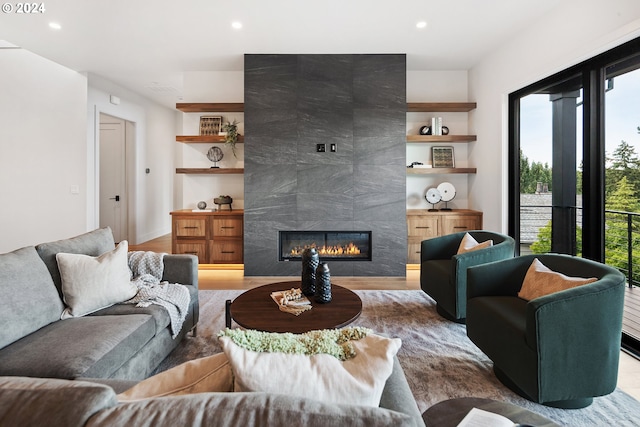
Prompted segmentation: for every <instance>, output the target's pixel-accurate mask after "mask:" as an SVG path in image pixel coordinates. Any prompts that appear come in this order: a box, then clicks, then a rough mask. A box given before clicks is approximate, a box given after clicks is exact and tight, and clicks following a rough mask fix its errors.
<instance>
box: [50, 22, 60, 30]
mask: <svg viewBox="0 0 640 427" xmlns="http://www.w3.org/2000/svg"><path fill="white" fill-rule="evenodd" d="M49 28H51V29H53V30H60V29H62V25H60V24H58V23H57V22H49Z"/></svg>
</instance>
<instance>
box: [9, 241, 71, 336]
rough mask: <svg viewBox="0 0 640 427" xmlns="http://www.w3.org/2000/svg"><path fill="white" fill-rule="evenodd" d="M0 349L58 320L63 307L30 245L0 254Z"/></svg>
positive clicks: (51, 282)
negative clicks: (0, 298)
mask: <svg viewBox="0 0 640 427" xmlns="http://www.w3.org/2000/svg"><path fill="white" fill-rule="evenodd" d="M0 294H2V299H3V304H2V310H0V325H2V327H1V328H0V348H3V347H6V346H7V345H9V344H11V343H12V342H14V341H17V340H19V339H20V338H22V337H24V336H26V335H29V334H30V333H32V332H35V331H37V330H38V329H40V328H42V327H43V326H46V325H48V324H49V323H52V322H55V321H56V320H60V315H61V314H62V310H64V305H63V303H62V300H61V299H60V297H59V295H58V292H57V291H56V287H55V286H54V284H53V280H52V279H51V275H50V274H49V271H48V270H47V267H46V266H45V265H44V263H43V262H42V260H41V259H40V257H39V256H38V253H37V252H36V249H35V248H34V247H33V246H29V247H26V248H22V249H18V250H15V251H13V252H9V253H6V254H1V255H0Z"/></svg>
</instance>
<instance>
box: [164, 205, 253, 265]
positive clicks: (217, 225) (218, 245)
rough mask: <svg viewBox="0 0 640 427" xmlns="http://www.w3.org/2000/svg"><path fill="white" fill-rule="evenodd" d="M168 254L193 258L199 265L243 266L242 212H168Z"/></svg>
mask: <svg viewBox="0 0 640 427" xmlns="http://www.w3.org/2000/svg"><path fill="white" fill-rule="evenodd" d="M171 218H172V235H171V252H172V253H174V254H192V255H196V256H197V257H198V263H200V264H242V263H243V261H244V259H243V235H244V233H243V230H244V212H243V211H242V210H234V211H224V212H220V211H212V212H193V211H191V210H188V209H183V210H179V211H174V212H171Z"/></svg>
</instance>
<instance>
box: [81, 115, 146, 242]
mask: <svg viewBox="0 0 640 427" xmlns="http://www.w3.org/2000/svg"><path fill="white" fill-rule="evenodd" d="M103 114H104V115H107V116H110V117H113V118H115V119H119V120H123V121H124V123H125V176H126V184H125V185H126V189H127V224H126V230H127V239H128V241H129V243H130V244H136V243H138V241H137V235H136V227H135V223H136V221H135V220H136V215H137V206H136V204H135V200H136V194H137V183H136V177H135V173H134V172H135V164H136V152H137V142H138V135H137V133H138V129H137V127H138V124H137V122H136V121H135V120H130V119H129V118H127V117H122V116H120V115H119V114H117V113H116V114H114V113H113V112H107V111H100V110H99V109H98V108H97V107H95V108H94V115H93V116H94V117H93V119H94V128H93V130H94V131H93V141H94V144H93V147H92V149H93V150H92V151H93V153H90V154H89V155H92V156H93V159H92V162H91V163H93V180H92V181H93V205H94V208H93V218H91V220H92V221H93V223H94V224H95V226H94V227H93V228H97V227H99V225H100V124H101V123H102V120H101V115H103Z"/></svg>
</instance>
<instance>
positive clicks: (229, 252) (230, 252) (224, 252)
mask: <svg viewBox="0 0 640 427" xmlns="http://www.w3.org/2000/svg"><path fill="white" fill-rule="evenodd" d="M222 253H223V254H235V253H236V251H222Z"/></svg>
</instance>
